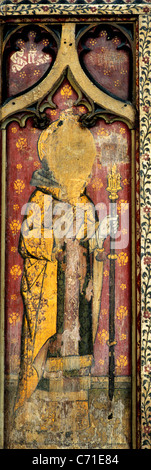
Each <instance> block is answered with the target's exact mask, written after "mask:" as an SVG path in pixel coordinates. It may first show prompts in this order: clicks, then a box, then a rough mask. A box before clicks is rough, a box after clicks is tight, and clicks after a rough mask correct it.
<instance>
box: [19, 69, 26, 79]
mask: <svg viewBox="0 0 151 470" xmlns="http://www.w3.org/2000/svg"><path fill="white" fill-rule="evenodd" d="M19 76H20V78H25V77H26V72H25V71H24V70H23V72H20V74H19Z"/></svg>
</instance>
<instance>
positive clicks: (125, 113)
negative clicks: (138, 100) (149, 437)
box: [0, 23, 136, 128]
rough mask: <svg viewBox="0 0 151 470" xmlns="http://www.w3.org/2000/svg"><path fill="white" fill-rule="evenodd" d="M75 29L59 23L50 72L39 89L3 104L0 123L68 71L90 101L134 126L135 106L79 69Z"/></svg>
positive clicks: (37, 99)
mask: <svg viewBox="0 0 151 470" xmlns="http://www.w3.org/2000/svg"><path fill="white" fill-rule="evenodd" d="M92 26H94V25H90V26H89V27H88V28H87V29H88V30H89V29H90V28H92ZM75 28H76V24H74V23H64V24H63V25H62V34H61V42H60V46H59V50H58V54H57V58H56V61H55V63H54V65H53V67H52V68H51V70H50V72H49V73H48V75H47V76H46V78H44V80H43V81H42V89H41V86H39V85H37V86H35V87H34V89H32V90H30V91H27V92H26V93H23V95H22V96H19V97H16V98H14V99H13V100H10V101H9V102H8V103H6V104H4V105H3V106H2V108H1V114H0V120H1V121H2V122H3V121H4V120H5V119H6V118H7V117H9V116H11V115H12V114H15V113H17V112H19V111H23V110H24V109H25V103H26V108H27V107H28V106H31V105H32V104H35V103H36V102H38V104H39V103H40V102H41V101H42V99H43V98H45V96H46V95H47V94H48V93H49V92H50V90H56V89H57V87H58V86H59V85H58V84H59V83H60V77H63V76H64V75H65V74H66V73H67V75H68V78H69V81H70V80H71V81H72V82H73V83H74V84H75V87H76V84H77V85H78V89H79V90H81V92H83V93H84V94H85V95H86V96H87V97H88V99H90V100H91V103H92V102H95V103H97V104H98V105H99V106H100V107H101V108H103V109H105V110H106V112H108V113H111V114H115V115H117V116H118V117H121V118H123V119H125V120H126V121H127V123H128V125H129V126H130V127H132V128H133V127H134V124H135V119H136V111H135V108H134V106H133V105H132V104H129V103H126V102H125V103H123V102H121V101H119V100H117V99H115V98H113V97H112V96H109V95H107V94H106V93H104V92H103V91H102V90H100V89H99V88H98V87H96V86H95V85H94V83H92V82H91V80H90V79H89V78H88V77H87V76H86V74H85V73H84V71H83V70H82V67H81V65H80V62H79V58H78V54H77V48H76V37H75ZM17 29H18V28H17ZM12 34H13V33H12ZM52 34H53V33H52Z"/></svg>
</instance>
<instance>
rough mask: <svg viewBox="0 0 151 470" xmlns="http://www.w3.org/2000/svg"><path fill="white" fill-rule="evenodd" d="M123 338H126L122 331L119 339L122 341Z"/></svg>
mask: <svg viewBox="0 0 151 470" xmlns="http://www.w3.org/2000/svg"><path fill="white" fill-rule="evenodd" d="M125 339H126V335H124V333H122V335H121V336H120V340H121V341H124V340H125Z"/></svg>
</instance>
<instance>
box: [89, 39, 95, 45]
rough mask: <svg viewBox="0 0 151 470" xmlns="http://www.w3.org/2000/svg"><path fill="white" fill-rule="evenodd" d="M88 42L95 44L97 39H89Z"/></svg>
mask: <svg viewBox="0 0 151 470" xmlns="http://www.w3.org/2000/svg"><path fill="white" fill-rule="evenodd" d="M89 44H91V46H94V45H95V44H97V40H96V39H90V41H89Z"/></svg>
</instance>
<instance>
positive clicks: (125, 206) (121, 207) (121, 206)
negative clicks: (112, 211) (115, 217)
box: [117, 199, 129, 214]
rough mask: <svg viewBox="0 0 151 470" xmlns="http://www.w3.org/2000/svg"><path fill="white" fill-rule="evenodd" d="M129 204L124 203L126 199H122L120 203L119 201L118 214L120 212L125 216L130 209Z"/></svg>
mask: <svg viewBox="0 0 151 470" xmlns="http://www.w3.org/2000/svg"><path fill="white" fill-rule="evenodd" d="M128 206H129V204H128V202H127V201H124V199H121V200H120V201H118V203H117V210H118V212H120V213H121V214H124V212H125V211H127V209H128Z"/></svg>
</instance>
